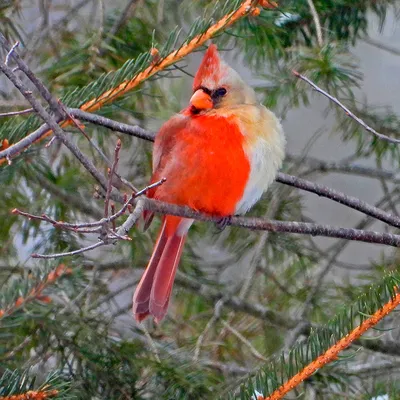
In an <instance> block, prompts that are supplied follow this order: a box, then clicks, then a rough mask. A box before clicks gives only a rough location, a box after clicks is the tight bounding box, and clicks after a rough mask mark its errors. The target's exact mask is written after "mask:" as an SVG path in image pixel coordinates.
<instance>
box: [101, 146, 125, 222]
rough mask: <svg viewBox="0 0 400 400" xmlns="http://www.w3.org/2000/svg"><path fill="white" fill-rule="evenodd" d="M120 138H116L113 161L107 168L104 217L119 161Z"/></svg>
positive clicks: (106, 213)
mask: <svg viewBox="0 0 400 400" xmlns="http://www.w3.org/2000/svg"><path fill="white" fill-rule="evenodd" d="M121 145H122V143H121V140H120V139H118V140H117V144H116V146H115V150H114V162H113V164H112V166H111V169H110V170H109V175H108V186H107V191H106V199H105V201H104V217H105V218H107V217H108V209H109V204H110V195H111V189H112V180H113V176H114V174H115V173H116V172H117V166H118V162H119V152H120V151H121Z"/></svg>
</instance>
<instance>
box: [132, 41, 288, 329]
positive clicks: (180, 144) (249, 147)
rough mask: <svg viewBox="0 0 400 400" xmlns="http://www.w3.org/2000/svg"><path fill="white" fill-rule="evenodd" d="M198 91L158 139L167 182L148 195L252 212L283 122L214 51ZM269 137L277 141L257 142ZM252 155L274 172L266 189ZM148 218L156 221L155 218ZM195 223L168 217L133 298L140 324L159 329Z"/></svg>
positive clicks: (157, 164)
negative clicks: (151, 322)
mask: <svg viewBox="0 0 400 400" xmlns="http://www.w3.org/2000/svg"><path fill="white" fill-rule="evenodd" d="M193 90H194V94H193V96H192V99H191V101H190V105H189V107H187V108H186V109H185V110H183V111H182V112H181V113H179V114H177V115H175V116H173V117H172V118H171V119H170V120H169V121H167V122H166V123H165V124H164V125H163V126H162V127H161V129H160V131H159V132H158V134H157V136H156V139H155V143H154V149H153V175H152V178H151V183H154V182H157V181H159V180H160V179H162V178H166V182H165V183H164V184H163V185H161V186H158V187H156V188H154V189H151V190H149V192H148V193H147V196H148V197H150V198H154V199H157V200H161V201H164V202H167V203H171V204H177V205H183V206H188V207H191V208H192V209H194V210H197V211H200V212H204V213H207V214H210V215H214V216H220V217H226V216H229V215H233V214H235V213H236V212H242V211H241V209H242V208H243V210H247V209H248V208H249V207H251V205H252V204H254V202H255V201H257V200H258V198H259V197H260V195H261V194H262V192H263V191H264V190H265V189H266V187H267V186H268V185H269V184H270V182H271V181H272V180H273V177H274V174H275V172H276V169H277V168H278V167H279V165H280V163H281V161H282V160H281V159H282V157H283V150H282V149H281V148H282V143H283V142H282V143H280V142H277V150H276V151H275V153H277V154H276V156H274V155H272V156H271V157H269V152H271V151H272V150H273V146H275V144H274V142H273V141H277V140H278V139H277V138H278V136H279V135H280V134H281V131H280V125H279V122H277V120H276V118H275V117H274V116H273V114H272V113H269V112H268V111H267V110H266V109H265V108H264V107H263V106H260V105H259V104H257V103H256V98H255V93H254V91H253V90H252V89H251V88H249V87H248V86H247V85H245V83H244V82H243V81H242V80H241V79H240V77H239V76H238V75H237V73H236V72H235V71H234V70H232V69H231V68H230V67H229V66H227V65H226V64H225V63H224V62H223V61H222V60H220V58H219V56H218V52H217V49H216V46H214V45H211V46H210V47H209V49H208V50H207V52H206V54H205V56H204V58H203V61H202V63H201V65H200V67H199V70H198V72H197V74H196V77H195V79H194V84H193ZM264 110H265V111H264ZM268 113H269V114H268ZM270 114H272V116H271V115H270ZM268 124H270V125H271V126H269V125H268ZM268 130H269V131H270V132H268ZM275 130H276V131H275ZM263 131H267V134H269V135H270V136H271V138H272V139H269V138H268V137H266V138H265V140H264V139H263V141H261V142H258V141H257V140H258V138H259V137H260V136H263V135H264V133H263ZM268 140H271V143H269V142H268ZM253 150H254V151H255V155H256V156H255V157H254V159H255V160H256V162H257V164H256V165H257V167H258V168H260V167H263V166H264V165H267V164H268V163H269V164H268V165H271V168H272V171H270V173H269V174H267V176H266V181H265V182H264V183H262V184H261V183H260V182H261V181H262V179H263V178H262V171H261V174H260V173H259V171H254V170H252V158H251V154H252V153H251V152H252V151H253ZM249 154H250V157H249ZM266 157H267V158H266ZM268 157H269V158H268ZM254 172H256V174H254ZM271 177H272V178H271ZM145 219H146V220H147V221H151V215H150V213H146V214H145ZM192 222H193V221H192V220H189V219H185V218H180V217H174V216H165V217H163V225H162V228H161V231H160V234H159V236H158V239H157V242H156V244H155V248H154V251H153V255H152V257H151V259H150V261H149V264H148V266H147V268H146V271H145V273H144V274H143V277H142V279H141V280H140V282H139V285H138V287H137V288H136V291H135V294H134V297H133V312H134V315H135V317H136V319H137V320H138V321H142V320H143V319H144V318H145V317H146V316H148V315H153V316H154V318H155V320H156V321H157V322H158V321H160V320H161V319H162V318H163V317H164V316H165V314H166V312H167V308H168V304H169V298H170V295H171V292H172V286H173V282H174V279H175V274H176V269H177V266H178V263H179V259H180V256H181V253H182V249H183V244H184V242H185V238H186V234H187V231H188V229H189V227H190V225H191V224H192Z"/></svg>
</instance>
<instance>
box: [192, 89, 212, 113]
mask: <svg viewBox="0 0 400 400" xmlns="http://www.w3.org/2000/svg"><path fill="white" fill-rule="evenodd" d="M190 104H191V105H192V106H193V107H195V108H197V109H198V110H208V109H210V108H213V106H214V104H213V101H212V99H211V96H210V95H209V94H207V93H206V92H205V91H204V90H202V89H198V90H196V91H195V92H194V94H193V96H192V97H191V99H190Z"/></svg>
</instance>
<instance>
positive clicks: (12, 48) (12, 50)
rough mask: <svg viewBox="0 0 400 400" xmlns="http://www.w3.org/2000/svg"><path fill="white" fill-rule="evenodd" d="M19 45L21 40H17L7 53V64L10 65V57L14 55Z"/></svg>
mask: <svg viewBox="0 0 400 400" xmlns="http://www.w3.org/2000/svg"><path fill="white" fill-rule="evenodd" d="M18 46H19V41H16V42H15V43H14V44H13V46H12V47H11V48H10V49H9V50H8V53H7V55H6V61H5V64H6V65H8V63H9V62H10V57H11V56H12V54H13V53H14V50H15V49H16V48H17V47H18Z"/></svg>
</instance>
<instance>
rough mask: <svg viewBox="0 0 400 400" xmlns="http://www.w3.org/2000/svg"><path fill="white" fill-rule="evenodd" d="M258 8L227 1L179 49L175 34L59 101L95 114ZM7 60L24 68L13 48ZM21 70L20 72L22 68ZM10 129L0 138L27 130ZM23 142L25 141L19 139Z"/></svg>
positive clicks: (0, 155) (0, 156)
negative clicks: (214, 19) (219, 14)
mask: <svg viewBox="0 0 400 400" xmlns="http://www.w3.org/2000/svg"><path fill="white" fill-rule="evenodd" d="M262 3H263V5H264V3H266V4H265V5H264V6H268V4H273V5H274V6H275V4H274V3H270V2H268V1H263V2H262ZM257 5H258V1H254V0H245V1H238V0H235V1H233V2H232V1H228V2H227V3H226V4H225V6H224V7H223V10H222V11H227V13H225V14H224V15H223V17H221V18H219V19H218V21H217V22H216V23H212V19H199V20H197V21H196V23H195V24H194V25H193V26H192V29H191V30H190V32H189V34H188V37H187V38H186V40H185V41H184V42H183V43H182V44H181V45H180V47H178V49H175V43H176V41H177V40H178V37H179V33H180V32H179V31H175V32H173V33H172V34H171V35H170V37H169V39H168V40H167V42H166V44H165V45H164V47H163V48H162V49H161V50H155V49H150V50H149V51H148V52H147V53H143V54H141V55H140V56H138V57H137V58H136V59H135V60H128V61H127V62H126V63H125V64H124V65H123V66H122V67H121V68H120V69H119V70H117V71H115V72H113V73H109V74H107V75H104V76H102V77H100V78H99V79H98V80H97V81H95V82H92V83H91V84H89V85H88V86H85V87H84V88H82V89H79V90H78V89H77V90H74V91H72V92H70V93H68V94H66V95H65V96H63V97H62V98H61V101H62V103H63V104H66V105H67V106H68V107H79V108H80V109H81V110H83V111H90V112H93V111H97V110H99V109H100V108H101V107H103V106H104V105H105V104H109V103H112V102H113V101H115V100H116V99H118V98H120V97H121V96H124V95H125V94H126V93H128V92H130V91H132V90H133V89H134V88H136V87H137V86H138V85H139V84H141V83H142V82H144V81H145V80H147V79H149V78H150V77H152V76H154V75H156V74H157V73H159V72H160V71H162V70H164V69H165V68H167V67H169V66H170V65H173V64H175V63H176V62H178V61H179V60H180V59H182V58H183V57H185V56H187V55H188V54H190V53H192V52H193V51H194V50H195V49H197V48H198V47H200V46H202V45H203V44H204V43H205V42H206V41H207V40H209V39H210V38H212V37H213V36H215V35H216V34H217V33H219V32H221V31H222V30H224V29H226V28H228V27H229V26H231V25H233V24H234V23H235V22H237V21H238V20H239V19H241V18H243V17H245V16H247V15H249V14H255V15H257V12H259V10H258V8H257ZM0 44H1V45H2V47H3V48H4V49H6V50H7V51H8V52H10V51H11V49H12V48H11V46H10V45H9V44H8V42H7V41H6V39H5V38H4V36H3V35H2V34H1V33H0ZM155 53H156V54H157V57H156V58H154V54H155ZM10 58H12V59H14V60H15V61H16V62H17V64H18V66H19V67H20V68H21V66H23V62H22V60H21V58H20V57H19V56H18V55H17V54H16V52H15V49H13V51H12V52H11V53H10ZM21 69H22V70H23V67H22V68H21ZM3 72H4V71H3ZM127 77H128V79H127ZM99 92H100V93H99ZM44 94H45V96H44V97H45V98H46V100H49V102H52V101H53V100H52V98H51V96H50V97H48V96H47V93H44ZM88 97H89V98H88ZM87 98H88V99H87ZM85 99H87V100H85ZM32 122H33V121H32V120H28V121H27V122H26V123H25V125H26V127H27V126H29V124H32ZM58 122H59V123H61V127H65V126H67V125H70V124H71V121H70V120H68V119H67V120H63V119H60V120H59V121H58ZM10 128H11V126H8V125H7V124H6V126H4V127H3V129H2V130H1V131H0V136H1V137H2V136H4V134H5V133H6V132H7V135H10V136H11V135H12V133H13V131H14V132H15V131H17V130H18V131H24V130H25V131H26V129H24V128H25V126H18V127H14V128H13V129H11V133H10V132H9V131H10ZM50 128H51V129H47V130H45V131H44V132H41V133H40V135H39V134H38V133H37V134H36V135H35V137H34V138H32V137H31V139H34V140H33V141H30V140H29V141H26V140H25V141H24V144H23V145H22V144H20V143H19V142H17V143H15V144H13V145H11V146H10V147H9V148H8V149H7V150H5V151H6V152H5V153H4V151H2V152H0V165H1V164H3V163H5V162H7V157H8V158H10V154H11V152H13V151H14V150H15V149H14V148H13V146H17V147H18V153H19V152H21V151H23V150H25V149H27V148H28V147H29V146H30V145H32V144H33V143H35V142H37V141H38V140H42V139H43V138H46V137H48V136H49V135H50V134H51V133H52V132H54V129H53V128H52V127H50ZM2 133H3V135H2ZM10 136H9V137H10ZM28 136H30V135H28ZM24 139H25V138H23V139H21V140H24ZM18 153H14V154H18Z"/></svg>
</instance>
